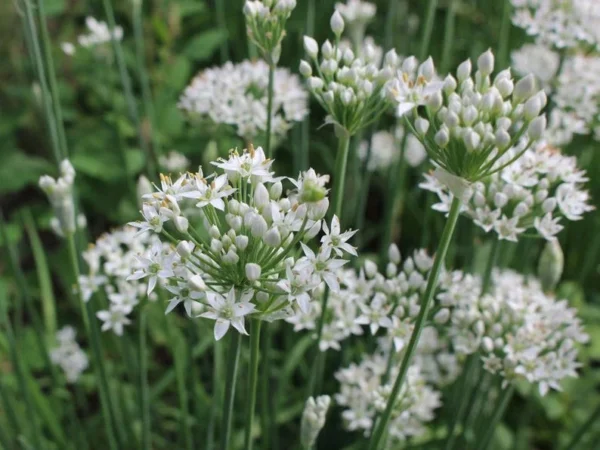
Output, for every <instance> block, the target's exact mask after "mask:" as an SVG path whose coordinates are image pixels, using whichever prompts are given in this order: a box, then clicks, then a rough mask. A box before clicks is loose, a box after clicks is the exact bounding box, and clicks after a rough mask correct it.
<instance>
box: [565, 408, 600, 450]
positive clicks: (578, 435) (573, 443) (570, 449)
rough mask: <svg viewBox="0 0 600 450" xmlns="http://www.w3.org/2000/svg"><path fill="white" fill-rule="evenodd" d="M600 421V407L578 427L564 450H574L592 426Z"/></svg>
mask: <svg viewBox="0 0 600 450" xmlns="http://www.w3.org/2000/svg"><path fill="white" fill-rule="evenodd" d="M598 420H600V405H598V406H597V407H596V409H595V410H594V411H592V413H591V414H590V416H589V417H588V418H587V420H586V421H585V422H584V423H583V424H582V425H581V427H579V429H578V430H577V431H576V432H575V433H573V438H572V439H571V440H570V441H569V443H568V444H567V445H566V446H565V450H575V449H576V448H577V445H578V444H579V442H581V439H583V437H584V436H585V435H586V433H587V432H588V431H591V429H592V425H595V424H597V423H598Z"/></svg>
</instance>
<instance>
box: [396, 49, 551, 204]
mask: <svg viewBox="0 0 600 450" xmlns="http://www.w3.org/2000/svg"><path fill="white" fill-rule="evenodd" d="M477 68H478V69H477V71H476V72H475V74H474V76H472V75H471V72H472V66H471V61H470V60H466V61H465V62H463V63H462V64H460V66H459V67H458V70H457V71H456V78H454V77H453V76H452V75H448V76H447V77H446V79H445V80H444V81H443V82H439V81H436V77H435V68H434V65H433V62H432V60H431V58H429V59H428V60H427V61H425V62H424V63H422V64H421V65H420V66H418V67H417V62H416V60H415V59H414V58H407V59H406V60H404V61H403V63H402V67H401V69H399V70H398V76H397V77H396V78H395V79H394V81H393V83H392V84H391V86H390V89H389V92H390V95H391V97H393V98H394V99H395V101H396V102H397V105H398V107H397V115H398V116H401V117H404V118H405V119H406V124H407V125H408V126H409V127H410V128H411V130H412V132H413V133H414V134H415V135H416V136H417V137H418V138H419V139H420V140H421V142H422V143H423V145H424V146H425V148H426V150H427V153H428V155H429V157H430V159H431V160H432V161H433V163H434V164H435V165H436V167H437V168H438V174H439V175H440V178H442V179H443V180H444V182H446V184H449V185H451V184H452V179H456V178H457V177H458V178H459V179H461V180H464V181H465V182H473V181H477V180H479V179H481V178H483V177H485V176H487V175H489V174H490V173H492V172H494V171H497V170H499V169H500V168H501V167H502V165H505V164H510V162H512V160H514V159H517V158H518V157H519V156H520V153H518V154H516V155H515V156H514V158H512V159H511V160H510V161H508V162H506V163H504V162H502V163H500V161H499V160H500V159H501V158H502V156H503V155H505V153H506V152H507V151H508V150H509V149H510V148H511V147H512V146H513V145H515V143H516V142H517V141H518V140H519V139H525V140H526V145H525V147H524V149H523V150H522V151H525V149H527V148H528V147H529V146H531V145H532V144H533V143H534V142H535V141H536V140H537V139H539V138H540V136H541V134H542V132H543V131H544V129H545V126H546V119H545V117H544V116H541V115H540V113H541V110H542V109H543V108H544V106H545V105H546V102H547V99H546V94H545V93H544V92H543V91H539V92H536V88H535V78H534V77H533V75H529V76H527V77H525V78H523V79H521V80H520V81H518V82H517V83H514V82H513V79H512V76H511V74H510V70H504V71H502V72H500V73H499V74H498V75H496V77H495V78H494V80H493V82H492V80H491V78H490V75H491V74H492V72H493V71H494V55H493V54H492V52H491V51H489V50H488V51H487V52H485V53H483V54H482V55H481V56H480V57H479V58H478V60H477ZM419 105H424V106H425V108H422V109H417V108H416V107H417V106H419ZM408 113H411V114H408ZM455 184H456V181H455ZM451 187H452V186H451ZM457 196H461V195H459V194H457Z"/></svg>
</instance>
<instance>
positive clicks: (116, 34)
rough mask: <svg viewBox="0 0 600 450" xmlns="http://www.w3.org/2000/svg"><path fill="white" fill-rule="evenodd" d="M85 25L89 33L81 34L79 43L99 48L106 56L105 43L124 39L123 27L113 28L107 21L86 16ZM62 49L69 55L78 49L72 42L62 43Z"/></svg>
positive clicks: (87, 46)
mask: <svg viewBox="0 0 600 450" xmlns="http://www.w3.org/2000/svg"><path fill="white" fill-rule="evenodd" d="M85 26H86V28H87V30H88V33H87V34H81V35H79V36H78V37H77V44H79V46H81V47H83V48H88V49H94V48H96V47H98V48H99V50H100V51H99V52H98V53H99V54H101V55H103V56H105V55H106V52H104V51H103V49H102V48H101V47H102V46H103V45H104V44H107V43H109V42H111V41H112V40H113V39H114V40H115V41H121V40H122V39H123V28H122V27H120V26H115V28H113V29H112V30H111V29H110V28H109V27H108V24H107V23H106V22H102V21H100V20H97V19H95V18H94V17H89V16H88V17H86V18H85ZM61 49H62V51H63V52H64V53H65V54H66V55H69V56H73V55H74V54H75V52H76V50H77V48H76V47H75V44H72V43H71V42H63V43H61Z"/></svg>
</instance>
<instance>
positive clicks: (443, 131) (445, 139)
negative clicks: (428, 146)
mask: <svg viewBox="0 0 600 450" xmlns="http://www.w3.org/2000/svg"><path fill="white" fill-rule="evenodd" d="M433 140H434V141H435V143H436V144H437V146H438V147H440V148H446V146H447V145H448V143H449V142H450V133H448V129H447V128H445V127H442V128H440V131H438V132H437V133H436V134H435V136H434V138H433Z"/></svg>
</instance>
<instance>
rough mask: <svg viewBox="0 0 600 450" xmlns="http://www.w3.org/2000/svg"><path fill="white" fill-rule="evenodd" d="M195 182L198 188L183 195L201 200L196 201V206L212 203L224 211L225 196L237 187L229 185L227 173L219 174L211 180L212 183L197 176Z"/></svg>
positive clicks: (201, 206) (200, 206)
mask: <svg viewBox="0 0 600 450" xmlns="http://www.w3.org/2000/svg"><path fill="white" fill-rule="evenodd" d="M195 182H196V184H195V187H196V189H195V190H192V191H188V192H185V193H183V194H182V195H183V196H184V197H187V198H193V199H195V200H200V201H199V202H198V203H196V207H198V208H204V207H205V206H208V205H211V206H213V207H214V208H216V209H218V210H219V211H223V210H224V209H225V202H224V201H223V197H227V196H229V195H231V194H232V193H233V192H234V191H235V189H233V188H231V186H229V184H228V179H227V175H225V174H223V175H219V176H218V177H216V178H215V179H214V180H212V181H210V183H209V182H208V181H207V180H205V179H204V178H200V177H196V179H195Z"/></svg>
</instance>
